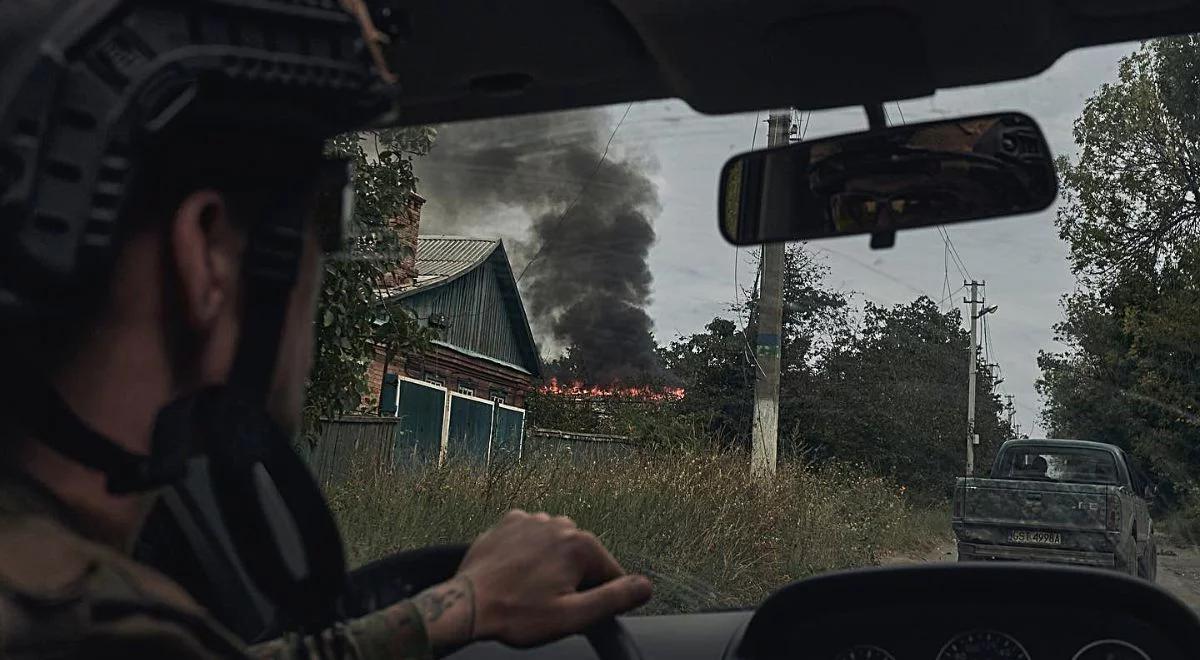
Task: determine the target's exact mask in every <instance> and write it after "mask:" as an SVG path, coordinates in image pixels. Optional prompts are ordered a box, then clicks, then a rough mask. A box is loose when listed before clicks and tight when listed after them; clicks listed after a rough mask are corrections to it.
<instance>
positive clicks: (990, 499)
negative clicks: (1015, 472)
mask: <svg viewBox="0 0 1200 660" xmlns="http://www.w3.org/2000/svg"><path fill="white" fill-rule="evenodd" d="M1108 488H1109V487H1108V486H1100V485H1091V484H1062V483H1049V482H1043V481H1016V480H1009V479H968V480H966V483H965V484H964V489H963V491H962V496H963V498H964V499H963V509H962V520H963V522H965V523H974V524H990V525H1004V526H1007V527H1014V528H1017V527H1025V528H1037V529H1046V530H1061V531H1104V529H1105V524H1106V522H1107V520H1108V497H1107V493H1108V490H1107V489H1108Z"/></svg>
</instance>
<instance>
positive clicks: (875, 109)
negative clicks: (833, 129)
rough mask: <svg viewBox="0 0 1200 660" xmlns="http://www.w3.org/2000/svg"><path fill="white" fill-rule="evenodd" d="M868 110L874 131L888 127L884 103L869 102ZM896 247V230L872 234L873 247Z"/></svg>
mask: <svg viewBox="0 0 1200 660" xmlns="http://www.w3.org/2000/svg"><path fill="white" fill-rule="evenodd" d="M863 110H865V111H866V112H867V127H868V128H870V129H871V130H872V131H877V130H880V129H884V128H887V115H886V114H884V112H883V104H882V103H868V104H866V105H864V106H863ZM893 247H896V230H895V229H889V230H887V231H877V232H874V233H872V234H871V249H872V250H886V249H889V248H893Z"/></svg>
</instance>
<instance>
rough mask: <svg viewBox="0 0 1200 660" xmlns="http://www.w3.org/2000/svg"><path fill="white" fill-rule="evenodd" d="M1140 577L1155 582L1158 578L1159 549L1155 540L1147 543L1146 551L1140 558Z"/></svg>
mask: <svg viewBox="0 0 1200 660" xmlns="http://www.w3.org/2000/svg"><path fill="white" fill-rule="evenodd" d="M1137 572H1138V577H1140V578H1145V579H1147V580H1150V581H1151V582H1154V581H1155V580H1156V579H1157V578H1158V548H1156V547H1155V546H1154V541H1153V539H1152V540H1150V541H1147V542H1146V551H1145V552H1144V553H1142V556H1141V557H1139V558H1138V571H1137Z"/></svg>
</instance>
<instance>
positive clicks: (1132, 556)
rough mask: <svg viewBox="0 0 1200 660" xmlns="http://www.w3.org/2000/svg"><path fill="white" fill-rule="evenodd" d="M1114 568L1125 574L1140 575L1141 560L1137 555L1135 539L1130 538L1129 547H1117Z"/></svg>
mask: <svg viewBox="0 0 1200 660" xmlns="http://www.w3.org/2000/svg"><path fill="white" fill-rule="evenodd" d="M1115 559H1116V566H1115V568H1116V569H1117V570H1118V571H1120V572H1122V573H1124V574H1126V575H1141V574H1142V561H1141V557H1139V556H1138V551H1137V541H1135V540H1133V539H1130V542H1129V548H1128V549H1127V550H1126V549H1124V548H1117V552H1116V557H1115Z"/></svg>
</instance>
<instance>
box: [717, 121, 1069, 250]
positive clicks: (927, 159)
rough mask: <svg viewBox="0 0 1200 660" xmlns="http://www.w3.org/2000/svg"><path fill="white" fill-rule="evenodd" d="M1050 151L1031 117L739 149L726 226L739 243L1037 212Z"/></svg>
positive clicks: (725, 201) (1046, 195)
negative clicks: (753, 149) (743, 152)
mask: <svg viewBox="0 0 1200 660" xmlns="http://www.w3.org/2000/svg"><path fill="white" fill-rule="evenodd" d="M1056 193H1057V180H1056V177H1055V174H1054V165H1053V163H1052V161H1051V157H1050V148H1049V146H1048V145H1047V144H1046V140H1045V138H1043V137H1042V132H1041V130H1039V129H1038V127H1037V124H1036V123H1034V121H1033V120H1032V119H1031V118H1029V117H1028V116H1026V115H1022V114H1017V113H1005V114H998V115H989V116H982V117H968V118H961V119H953V120H948V121H937V122H930V123H925V124H912V125H905V126H895V127H890V128H886V129H882V130H877V131H871V132H869V133H858V134H852V135H841V136H836V137H831V138H824V139H820V140H814V141H811V142H802V143H798V144H793V145H788V146H785V147H778V148H774V149H766V150H762V151H755V152H751V153H747V154H742V155H740V156H736V157H734V158H733V159H731V160H730V161H729V162H728V163H726V165H725V168H724V170H723V171H722V173H721V202H720V206H719V208H720V213H721V232H722V233H723V234H724V236H725V238H726V239H727V240H729V241H730V242H732V243H735V244H738V245H747V244H754V243H770V242H776V241H790V240H806V239H814V238H824V237H831V236H844V235H848V234H876V235H885V234H888V233H890V232H895V231H896V230H902V229H911V228H915V227H926V226H930V225H938V224H949V223H954V222H963V221H967V220H982V219H985V218H993V217H997V216H1003V215H1012V214H1016V213H1030V212H1033V211H1040V210H1042V209H1044V208H1046V207H1047V206H1049V205H1050V204H1051V203H1052V202H1053V201H1054V196H1055V194H1056Z"/></svg>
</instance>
